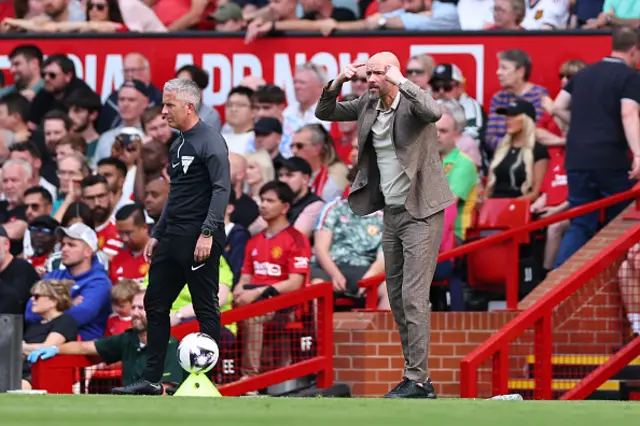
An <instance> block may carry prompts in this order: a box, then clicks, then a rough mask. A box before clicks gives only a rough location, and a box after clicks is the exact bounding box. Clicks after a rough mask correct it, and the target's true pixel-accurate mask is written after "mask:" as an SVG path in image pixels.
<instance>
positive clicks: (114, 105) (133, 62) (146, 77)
mask: <svg viewBox="0 0 640 426" xmlns="http://www.w3.org/2000/svg"><path fill="white" fill-rule="evenodd" d="M128 3H131V2H122V4H121V6H122V5H124V4H128ZM134 3H136V2H134ZM145 7H146V5H145ZM122 71H123V74H124V79H125V81H126V80H139V81H141V82H142V83H143V84H144V85H145V86H146V87H147V90H146V94H147V98H148V99H149V106H150V107H151V106H155V105H162V92H161V91H160V89H158V88H157V87H156V86H154V85H153V83H152V82H151V64H149V60H148V59H147V58H146V57H145V56H144V55H142V54H141V53H137V52H134V53H129V54H128V55H127V56H125V57H124V60H123V62H122ZM119 92H120V90H119V89H118V90H115V91H114V92H113V93H112V94H111V95H109V98H108V99H107V101H106V102H105V103H104V108H102V110H101V111H100V117H99V118H98V125H97V127H96V129H97V130H98V132H99V133H104V132H106V131H108V130H111V129H113V128H115V127H118V126H119V125H120V124H121V123H122V119H121V117H120V113H119V110H118V96H119Z"/></svg>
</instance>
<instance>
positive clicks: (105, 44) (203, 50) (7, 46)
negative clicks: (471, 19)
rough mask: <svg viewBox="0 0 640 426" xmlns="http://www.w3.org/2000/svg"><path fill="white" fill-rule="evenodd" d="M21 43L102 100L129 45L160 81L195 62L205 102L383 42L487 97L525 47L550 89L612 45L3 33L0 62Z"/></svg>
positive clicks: (466, 38)
mask: <svg viewBox="0 0 640 426" xmlns="http://www.w3.org/2000/svg"><path fill="white" fill-rule="evenodd" d="M24 43H34V44H36V45H38V46H39V47H40V48H41V49H42V51H43V52H44V54H45V55H50V54H54V53H65V54H68V55H70V57H71V58H72V59H73V60H74V62H75V64H76V72H77V74H78V75H79V76H80V77H82V78H83V79H84V80H85V81H86V82H87V83H88V84H89V86H91V87H92V88H94V89H95V90H96V91H97V92H98V93H99V94H100V95H101V97H102V99H103V100H104V99H106V98H107V97H108V95H109V94H110V93H111V91H112V90H113V89H114V88H115V87H118V86H119V85H120V84H121V83H122V80H123V75H122V60H123V57H124V56H125V55H126V54H128V53H131V52H140V53H142V54H143V55H145V56H146V57H147V58H148V59H149V61H150V63H151V70H152V79H153V81H154V83H155V84H156V85H157V86H158V87H162V84H163V83H164V82H165V81H166V80H168V79H170V78H172V77H173V76H174V72H175V70H176V69H177V68H179V67H181V66H182V65H185V64H191V63H194V64H197V65H200V66H202V67H203V68H204V69H205V70H206V71H208V72H209V74H210V81H209V86H208V87H207V88H206V89H205V91H204V93H203V96H204V102H205V103H206V104H209V105H213V106H220V105H222V104H223V103H224V102H225V100H226V96H227V93H228V92H229V90H230V89H231V88H232V87H233V86H234V85H236V84H237V83H238V82H239V81H240V80H241V79H242V77H243V76H245V75H249V74H252V75H257V76H262V77H263V78H264V79H265V80H266V81H267V82H271V83H275V84H278V85H280V86H282V87H283V88H284V89H285V90H286V92H287V96H288V99H289V101H292V100H293V81H292V74H293V71H294V69H295V65H296V64H299V63H303V62H305V61H313V62H315V63H318V64H322V65H324V66H325V67H326V69H327V72H328V74H329V77H330V78H333V77H335V75H336V74H337V73H338V71H339V70H340V69H341V68H343V67H344V66H345V65H346V64H348V63H350V62H353V61H359V60H364V59H366V58H368V57H369V56H371V55H372V54H374V53H376V52H379V51H383V50H388V51H392V52H394V53H395V54H396V55H397V56H398V57H399V58H400V60H401V62H403V63H405V61H406V60H407V59H408V58H409V56H411V55H414V54H419V53H428V54H430V55H432V56H433V57H434V58H435V59H436V61H437V62H439V63H444V62H452V63H455V64H457V65H458V66H459V67H460V68H461V69H462V71H463V74H464V76H465V78H466V79H467V91H468V93H469V94H470V95H472V96H475V97H477V98H479V99H480V100H481V101H482V102H483V103H484V104H485V105H488V102H489V99H490V98H491V95H492V94H493V93H494V92H496V91H497V90H499V86H498V82H497V79H496V77H495V72H496V69H497V54H498V53H499V52H500V51H502V50H506V49H515V48H518V49H522V50H524V51H526V52H527V53H528V54H529V55H530V56H531V59H532V62H533V74H532V77H531V81H533V82H535V83H537V84H541V85H543V86H545V87H546V88H547V89H548V90H549V91H550V92H551V93H552V94H555V93H557V91H558V90H559V88H560V81H559V78H558V69H559V66H560V65H561V64H562V63H563V62H564V61H566V60H568V59H583V60H585V61H587V62H594V61H596V60H598V59H600V58H602V57H603V56H605V55H606V54H607V53H608V52H609V50H610V36H609V35H606V34H602V35H600V34H583V35H581V34H576V33H573V34H558V33H548V34H544V35H540V34H539V33H538V34H527V33H520V34H518V35H500V34H486V35H484V34H483V35H477V33H474V34H471V35H470V34H464V33H462V34H460V35H458V34H456V35H446V36H444V35H443V36H415V35H406V36H402V35H400V36H355V37H302V36H292V37H277V38H266V39H261V40H258V41H256V42H253V43H251V44H248V45H246V44H245V43H244V40H243V39H242V38H236V37H181V36H169V37H153V36H141V37H130V36H129V37H126V36H125V37H119V36H112V37H100V38H93V37H92V38H77V37H69V38H42V39H40V38H29V39H6V38H5V39H0V69H3V70H6V69H8V68H9V59H8V57H7V55H8V53H9V52H10V51H11V50H12V49H13V48H14V47H16V46H18V45H19V44H24ZM5 74H8V73H7V72H5ZM348 90H349V88H348V86H347V87H345V91H348Z"/></svg>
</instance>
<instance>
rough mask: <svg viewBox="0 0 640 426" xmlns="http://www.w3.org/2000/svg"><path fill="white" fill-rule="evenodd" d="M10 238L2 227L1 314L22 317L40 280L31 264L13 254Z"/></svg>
mask: <svg viewBox="0 0 640 426" xmlns="http://www.w3.org/2000/svg"><path fill="white" fill-rule="evenodd" d="M10 244H11V243H10V241H9V236H8V234H7V231H6V230H5V229H4V227H3V226H0V314H15V315H21V314H22V313H24V311H25V309H26V307H27V301H28V300H29V297H31V286H33V284H34V283H35V282H36V281H38V280H39V279H40V277H39V276H38V274H37V272H36V270H35V269H34V268H33V266H31V264H30V263H29V262H27V261H26V260H24V259H19V258H17V257H15V256H14V255H12V254H11V251H10V250H9V246H10Z"/></svg>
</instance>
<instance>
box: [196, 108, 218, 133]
mask: <svg viewBox="0 0 640 426" xmlns="http://www.w3.org/2000/svg"><path fill="white" fill-rule="evenodd" d="M198 117H200V119H201V120H202V121H204V122H205V124H208V125H209V126H211V127H213V128H214V129H216V130H217V131H218V132H219V131H220V130H221V129H222V122H221V121H220V114H218V111H216V110H215V109H213V108H211V107H209V106H206V105H205V104H200V109H198Z"/></svg>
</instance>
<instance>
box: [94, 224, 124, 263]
mask: <svg viewBox="0 0 640 426" xmlns="http://www.w3.org/2000/svg"><path fill="white" fill-rule="evenodd" d="M96 235H97V236H98V250H102V251H103V252H105V254H107V256H109V257H113V256H115V255H116V254H118V253H119V252H120V251H121V250H122V249H123V247H124V244H122V241H120V235H118V228H117V227H116V223H115V221H113V220H112V219H110V220H108V221H106V222H105V223H103V224H102V225H100V226H96Z"/></svg>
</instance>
